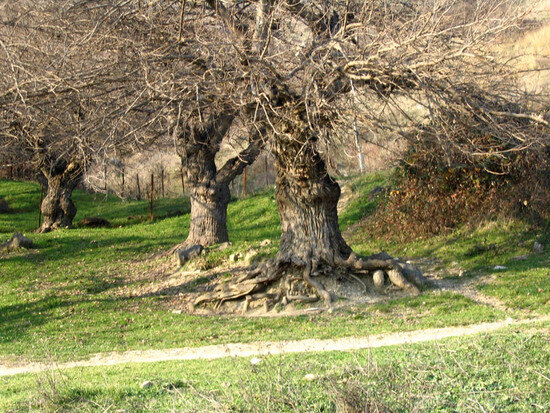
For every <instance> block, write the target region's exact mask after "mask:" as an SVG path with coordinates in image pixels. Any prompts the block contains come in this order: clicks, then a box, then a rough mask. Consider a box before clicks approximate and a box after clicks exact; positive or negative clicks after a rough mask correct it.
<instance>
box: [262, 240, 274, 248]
mask: <svg viewBox="0 0 550 413" xmlns="http://www.w3.org/2000/svg"><path fill="white" fill-rule="evenodd" d="M271 244H272V241H271V240H270V239H264V240H263V241H262V242H260V247H267V246H268V245H271Z"/></svg>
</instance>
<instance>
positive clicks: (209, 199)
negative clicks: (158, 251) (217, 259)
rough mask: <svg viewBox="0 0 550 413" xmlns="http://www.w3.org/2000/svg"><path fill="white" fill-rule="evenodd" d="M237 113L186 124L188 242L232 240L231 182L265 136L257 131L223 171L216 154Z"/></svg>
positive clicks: (184, 161) (183, 140)
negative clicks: (229, 217) (229, 229)
mask: <svg viewBox="0 0 550 413" xmlns="http://www.w3.org/2000/svg"><path fill="white" fill-rule="evenodd" d="M234 118H235V114H234V113H233V112H227V113H225V112H221V113H215V114H213V115H212V116H211V117H210V119H209V120H208V122H206V124H204V125H201V126H193V127H189V126H188V127H186V128H185V129H184V131H183V132H182V133H181V135H180V143H181V145H182V170H183V171H184V173H185V175H186V178H187V188H188V190H189V192H190V199H191V223H190V227H189V235H188V237H187V239H186V241H185V244H186V245H195V244H200V245H202V246H203V247H207V246H211V245H214V244H219V243H223V242H227V241H229V235H228V233H227V206H228V204H229V201H230V200H231V194H230V190H229V184H230V183H231V181H232V180H233V179H234V178H235V177H236V176H238V175H240V174H241V173H242V171H243V170H244V168H245V167H246V166H247V165H250V164H251V163H252V162H254V160H255V159H256V157H257V156H258V154H259V149H260V147H261V138H262V135H261V133H260V132H257V133H253V134H252V135H251V137H250V141H249V146H248V147H247V148H246V149H245V150H243V151H241V152H240V153H239V154H238V156H236V157H234V158H231V159H229V160H228V161H227V162H226V163H225V164H224V165H223V166H222V167H221V168H220V169H219V170H218V168H217V166H216V154H217V153H218V151H219V149H220V144H221V142H222V140H223V138H224V136H225V135H226V134H227V132H228V130H229V128H230V127H231V124H232V123H233V120H234Z"/></svg>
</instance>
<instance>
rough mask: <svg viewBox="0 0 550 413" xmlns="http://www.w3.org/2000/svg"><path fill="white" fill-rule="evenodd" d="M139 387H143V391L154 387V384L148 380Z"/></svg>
mask: <svg viewBox="0 0 550 413" xmlns="http://www.w3.org/2000/svg"><path fill="white" fill-rule="evenodd" d="M139 387H141V388H142V389H148V388H150V387H153V382H152V381H149V380H146V381H144V382H143V383H141V386H139Z"/></svg>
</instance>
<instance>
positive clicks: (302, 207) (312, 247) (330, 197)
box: [274, 137, 351, 266]
mask: <svg viewBox="0 0 550 413" xmlns="http://www.w3.org/2000/svg"><path fill="white" fill-rule="evenodd" d="M313 144H314V143H313V142H311V139H308V140H303V139H296V140H294V139H292V138H291V137H289V138H281V139H279V140H278V143H277V145H274V147H275V150H274V152H275V157H276V166H277V189H276V192H275V196H276V200H277V206H278V210H279V216H280V218H281V229H282V236H281V241H280V250H279V255H278V258H279V260H281V261H284V262H289V263H293V264H295V265H299V266H305V265H306V264H307V262H308V261H311V260H315V261H318V262H320V263H325V264H328V265H331V266H333V265H336V264H338V263H340V262H342V261H343V260H346V259H347V258H348V257H349V255H350V253H351V248H350V247H349V246H348V245H347V243H346V241H345V240H344V239H343V238H342V235H341V233H340V228H339V226H338V212H337V204H338V200H339V198H340V186H339V185H338V183H336V181H334V179H332V178H331V177H330V176H329V175H328V173H327V170H326V165H325V162H324V161H323V160H322V159H321V157H320V156H319V154H318V153H317V151H316V150H315V148H314V146H313Z"/></svg>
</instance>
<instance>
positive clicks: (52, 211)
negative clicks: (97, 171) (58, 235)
mask: <svg viewBox="0 0 550 413" xmlns="http://www.w3.org/2000/svg"><path fill="white" fill-rule="evenodd" d="M44 175H45V176H46V178H47V185H46V196H45V197H44V200H43V201H42V205H41V207H40V208H41V210H42V215H43V216H44V222H43V224H42V226H41V228H40V230H39V231H40V232H48V231H51V230H55V229H58V228H71V227H72V226H73V219H74V217H75V216H76V206H75V204H74V202H73V200H72V199H71V196H72V193H73V190H74V189H75V188H76V186H77V185H78V182H79V181H80V177H81V174H80V173H78V172H76V173H75V171H74V170H70V169H66V170H64V171H63V172H61V173H56V174H53V173H51V172H50V171H46V172H44Z"/></svg>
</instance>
